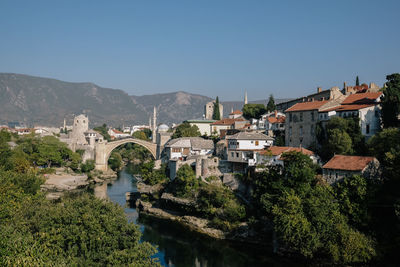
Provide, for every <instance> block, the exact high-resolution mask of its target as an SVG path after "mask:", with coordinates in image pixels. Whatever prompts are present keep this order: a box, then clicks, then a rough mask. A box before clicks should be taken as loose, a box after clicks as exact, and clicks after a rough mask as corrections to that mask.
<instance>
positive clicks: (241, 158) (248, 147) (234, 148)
mask: <svg viewBox="0 0 400 267" xmlns="http://www.w3.org/2000/svg"><path fill="white" fill-rule="evenodd" d="M226 139H227V141H228V149H227V154H228V155H227V158H228V161H230V162H235V163H241V164H245V165H248V166H254V165H255V164H256V162H257V159H256V157H255V153H256V152H257V151H261V150H264V149H266V148H267V147H270V146H272V144H273V138H271V137H269V136H266V135H265V134H261V133H257V132H239V133H237V134H234V135H230V136H227V137H226ZM242 167H246V166H242Z"/></svg>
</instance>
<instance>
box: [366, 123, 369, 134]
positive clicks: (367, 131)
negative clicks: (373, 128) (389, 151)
mask: <svg viewBox="0 0 400 267" xmlns="http://www.w3.org/2000/svg"><path fill="white" fill-rule="evenodd" d="M366 133H367V134H369V124H367V129H366Z"/></svg>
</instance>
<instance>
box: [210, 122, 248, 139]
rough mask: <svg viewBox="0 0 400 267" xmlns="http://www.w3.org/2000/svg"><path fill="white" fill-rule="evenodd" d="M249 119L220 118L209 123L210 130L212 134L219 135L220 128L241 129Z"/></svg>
mask: <svg viewBox="0 0 400 267" xmlns="http://www.w3.org/2000/svg"><path fill="white" fill-rule="evenodd" d="M247 123H249V121H247V120H245V119H243V118H237V119H227V118H225V119H222V120H219V121H216V122H213V123H211V125H210V131H211V134H212V135H214V134H215V135H219V136H220V135H221V131H222V130H225V131H226V130H231V129H242V128H243V127H244V126H245V125H246V124H247Z"/></svg>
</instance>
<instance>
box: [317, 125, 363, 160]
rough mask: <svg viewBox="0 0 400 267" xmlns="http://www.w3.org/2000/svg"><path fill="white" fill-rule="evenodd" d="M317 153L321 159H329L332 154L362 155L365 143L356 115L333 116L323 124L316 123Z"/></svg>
mask: <svg viewBox="0 0 400 267" xmlns="http://www.w3.org/2000/svg"><path fill="white" fill-rule="evenodd" d="M316 134H317V140H318V143H319V148H318V149H317V152H318V154H319V155H320V156H321V158H322V159H323V160H325V161H326V160H328V159H330V158H331V157H332V156H333V155H334V154H342V155H353V154H356V155H364V154H365V153H366V150H367V149H366V145H365V139H364V136H363V135H362V134H361V129H360V124H359V118H358V117H349V118H341V117H333V118H331V119H330V120H329V121H328V123H327V124H326V126H325V129H324V128H323V127H322V125H321V123H319V124H318V125H317V131H316Z"/></svg>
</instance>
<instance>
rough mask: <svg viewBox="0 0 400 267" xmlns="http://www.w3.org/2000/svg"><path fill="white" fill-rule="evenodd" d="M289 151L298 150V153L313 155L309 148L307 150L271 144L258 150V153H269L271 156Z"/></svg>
mask: <svg viewBox="0 0 400 267" xmlns="http://www.w3.org/2000/svg"><path fill="white" fill-rule="evenodd" d="M291 151H296V152H300V153H303V154H305V155H308V156H312V155H314V152H312V151H311V150H308V149H305V148H302V147H291V146H271V147H270V148H268V149H267V150H263V151H262V152H260V154H261V155H269V154H270V153H271V154H272V155H273V156H279V155H281V154H282V153H285V152H291Z"/></svg>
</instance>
